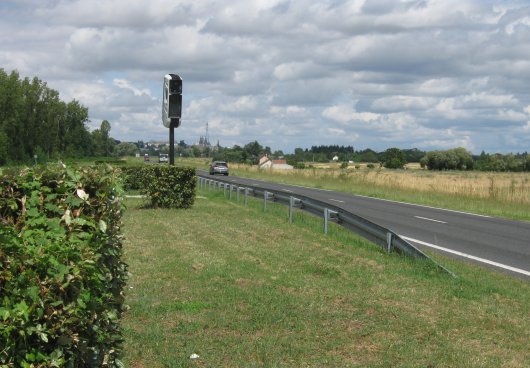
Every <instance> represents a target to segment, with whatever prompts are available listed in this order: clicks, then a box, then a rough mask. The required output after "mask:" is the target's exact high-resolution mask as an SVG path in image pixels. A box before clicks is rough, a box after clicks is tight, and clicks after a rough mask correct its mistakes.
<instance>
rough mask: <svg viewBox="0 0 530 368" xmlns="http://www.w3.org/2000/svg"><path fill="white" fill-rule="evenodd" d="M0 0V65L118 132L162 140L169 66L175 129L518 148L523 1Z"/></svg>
mask: <svg viewBox="0 0 530 368" xmlns="http://www.w3.org/2000/svg"><path fill="white" fill-rule="evenodd" d="M7 4H8V5H9V6H0V44H2V50H0V65H2V67H3V68H4V69H5V70H7V71H8V72H9V71H11V70H13V69H16V70H18V71H19V72H20V73H21V75H22V76H28V77H33V76H38V77H39V78H41V79H43V80H45V81H46V82H47V83H48V85H49V86H50V87H52V88H55V89H58V90H59V92H60V93H61V98H63V99H65V100H71V99H74V98H75V99H77V100H79V101H81V103H82V104H84V105H85V106H87V107H88V108H89V113H90V119H91V123H90V124H91V125H92V126H98V124H99V122H100V121H101V120H102V119H108V120H109V121H110V122H111V125H112V131H111V134H113V135H114V136H115V138H117V139H120V140H130V141H136V140H149V139H157V140H161V139H167V129H165V128H163V126H162V124H161V122H160V116H159V115H160V113H159V109H160V104H161V102H160V92H161V80H162V77H163V75H164V74H166V73H168V72H175V73H178V74H180V75H181V76H182V77H183V79H184V105H185V106H184V110H183V112H184V118H183V123H182V125H181V127H180V128H179V131H178V132H179V137H180V139H184V140H186V141H189V142H193V141H196V140H197V139H198V136H199V135H201V134H204V129H205V125H206V122H208V123H209V127H210V134H211V136H212V137H216V138H217V139H219V140H220V141H221V144H240V145H243V144H246V143H248V142H249V141H253V140H258V141H259V142H260V143H262V144H265V145H269V146H271V147H272V148H273V149H283V150H284V151H286V152H288V151H289V150H292V149H293V148H294V147H310V146H311V145H319V144H352V142H356V143H357V144H359V145H363V146H362V147H358V148H366V147H368V146H370V147H371V148H374V149H378V150H384V149H386V148H388V146H394V145H399V146H400V147H404V148H405V147H412V146H414V145H417V146H421V147H429V148H437V147H438V148H449V147H451V145H460V146H462V145H463V146H465V147H468V148H473V149H476V150H479V151H480V150H483V149H484V150H486V151H487V150H488V149H492V150H493V149H495V150H497V149H502V150H505V151H518V150H519V151H524V150H527V149H528V141H530V123H527V122H528V121H530V105H529V102H528V101H530V92H529V90H528V85H530V20H529V19H530V10H529V9H530V8H529V7H528V6H527V4H525V3H524V2H520V1H518V0H509V1H504V0H492V1H487V2H480V1H475V0H429V1H364V0H350V1H348V0H337V1H335V0H334V1H320V2H315V1H311V0H299V1H280V0H254V1H251V0H236V1H231V2H218V1H211V0H179V1H173V0H152V1H149V2H146V1H142V0H115V1H104V0H90V1H89V0H68V1H66V0H43V1H39V2H34V1H22V2H21V1H10V2H8V3H7ZM21 25H24V26H23V27H22V26H21ZM525 124H526V125H525ZM499 132H502V134H503V136H504V137H505V138H503V139H502V143H503V144H505V146H499V145H498V142H499V139H497V137H498V136H499V134H500V133H499ZM499 147H500V148H499Z"/></svg>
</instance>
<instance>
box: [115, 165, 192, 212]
mask: <svg viewBox="0 0 530 368" xmlns="http://www.w3.org/2000/svg"><path fill="white" fill-rule="evenodd" d="M122 171H123V173H124V178H123V180H124V183H125V188H127V189H140V191H141V192H142V193H143V194H145V195H146V196H147V198H148V199H149V201H150V202H151V206H153V207H155V208H156V207H166V208H169V207H173V208H189V207H191V206H192V205H193V203H194V201H195V192H196V187H197V177H196V175H195V169H194V168H192V167H179V166H166V165H146V166H141V167H128V168H123V169H122Z"/></svg>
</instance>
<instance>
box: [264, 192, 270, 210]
mask: <svg viewBox="0 0 530 368" xmlns="http://www.w3.org/2000/svg"><path fill="white" fill-rule="evenodd" d="M268 194H269V192H267V191H264V192H263V211H266V210H267V195H268Z"/></svg>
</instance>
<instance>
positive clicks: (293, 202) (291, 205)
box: [289, 196, 301, 224]
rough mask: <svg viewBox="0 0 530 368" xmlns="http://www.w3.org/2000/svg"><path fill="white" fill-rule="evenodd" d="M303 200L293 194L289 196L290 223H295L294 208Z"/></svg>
mask: <svg viewBox="0 0 530 368" xmlns="http://www.w3.org/2000/svg"><path fill="white" fill-rule="evenodd" d="M298 202H301V201H300V200H299V199H298V198H295V197H293V196H290V197H289V223H290V224H292V223H293V208H294V207H296V205H297V203H298Z"/></svg>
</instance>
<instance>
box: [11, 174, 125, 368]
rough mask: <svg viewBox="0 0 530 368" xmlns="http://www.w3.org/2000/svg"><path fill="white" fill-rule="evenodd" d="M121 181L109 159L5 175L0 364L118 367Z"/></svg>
mask: <svg viewBox="0 0 530 368" xmlns="http://www.w3.org/2000/svg"><path fill="white" fill-rule="evenodd" d="M116 179H117V176H116V173H115V171H114V170H112V169H111V168H109V167H103V166H101V167H97V168H95V169H92V168H83V169H81V170H79V171H75V170H71V169H47V170H41V171H37V170H29V169H26V170H24V171H22V172H20V173H18V174H17V175H14V176H4V177H2V178H0V184H1V185H0V290H2V293H1V295H0V300H1V303H0V366H2V367H3V366H6V367H19V366H20V367H30V366H31V367H37V366H38V367H62V366H67V367H100V366H109V367H115V366H121V362H120V361H119V359H118V357H119V353H120V350H121V344H122V335H121V331H120V328H119V319H120V317H121V314H122V312H123V309H124V304H123V301H124V298H123V288H124V285H125V281H126V275H127V266H126V265H125V263H123V262H122V261H121V254H122V236H121V234H120V226H121V213H122V204H121V200H120V194H121V190H120V188H119V186H117V184H116V183H117V180H116Z"/></svg>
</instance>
